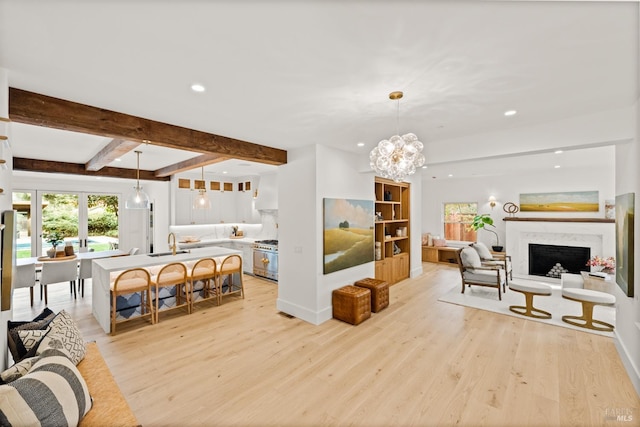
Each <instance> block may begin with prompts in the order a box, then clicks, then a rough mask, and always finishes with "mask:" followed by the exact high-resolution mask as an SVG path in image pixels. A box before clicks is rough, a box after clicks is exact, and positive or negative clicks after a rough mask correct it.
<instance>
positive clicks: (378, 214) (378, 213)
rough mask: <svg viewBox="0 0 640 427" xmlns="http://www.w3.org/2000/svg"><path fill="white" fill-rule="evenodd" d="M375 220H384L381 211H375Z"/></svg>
mask: <svg viewBox="0 0 640 427" xmlns="http://www.w3.org/2000/svg"><path fill="white" fill-rule="evenodd" d="M376 221H384V217H383V216H382V212H376Z"/></svg>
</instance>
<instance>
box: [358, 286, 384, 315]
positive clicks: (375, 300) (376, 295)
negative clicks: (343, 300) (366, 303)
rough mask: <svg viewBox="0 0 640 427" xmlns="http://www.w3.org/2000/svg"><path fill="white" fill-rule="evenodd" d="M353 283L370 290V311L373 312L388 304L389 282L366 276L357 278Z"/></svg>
mask: <svg viewBox="0 0 640 427" xmlns="http://www.w3.org/2000/svg"><path fill="white" fill-rule="evenodd" d="M354 285H355V286H358V287H361V288H367V289H369V290H370V291H371V311H372V312H373V313H377V312H379V311H380V310H382V309H385V308H387V307H388V306H389V283H387V282H386V281H384V280H378V279H371V278H367V279H362V280H358V281H357V282H356V283H354Z"/></svg>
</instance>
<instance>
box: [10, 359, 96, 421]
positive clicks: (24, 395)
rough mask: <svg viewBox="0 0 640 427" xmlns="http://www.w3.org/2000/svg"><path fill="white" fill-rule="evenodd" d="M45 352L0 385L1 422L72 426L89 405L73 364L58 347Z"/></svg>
mask: <svg viewBox="0 0 640 427" xmlns="http://www.w3.org/2000/svg"><path fill="white" fill-rule="evenodd" d="M46 354H47V357H42V358H41V359H40V360H39V361H38V362H36V363H35V364H34V365H33V367H32V368H31V370H29V373H28V374H26V375H24V376H23V377H21V378H20V379H17V380H15V381H13V382H11V383H9V384H5V385H2V386H0V425H13V426H22V425H43V426H44V425H50V426H66V425H69V426H75V425H78V423H79V422H80V420H81V419H82V418H83V417H84V416H85V415H86V413H87V412H88V411H89V409H91V405H92V401H91V396H90V395H89V389H88V388H87V383H86V382H85V381H84V378H82V375H80V372H78V369H77V368H76V366H75V365H74V364H73V363H72V362H71V361H70V360H69V359H68V358H67V356H65V354H64V353H62V352H60V351H57V350H48V351H47V352H46Z"/></svg>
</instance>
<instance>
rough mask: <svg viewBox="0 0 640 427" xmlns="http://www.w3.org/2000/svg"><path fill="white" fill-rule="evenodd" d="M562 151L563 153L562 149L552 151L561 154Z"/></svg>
mask: <svg viewBox="0 0 640 427" xmlns="http://www.w3.org/2000/svg"><path fill="white" fill-rule="evenodd" d="M562 153H563V151H562V150H556V151H554V154H562Z"/></svg>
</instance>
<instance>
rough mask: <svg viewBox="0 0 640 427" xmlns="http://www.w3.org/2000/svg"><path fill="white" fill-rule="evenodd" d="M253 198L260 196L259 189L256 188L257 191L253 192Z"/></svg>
mask: <svg viewBox="0 0 640 427" xmlns="http://www.w3.org/2000/svg"><path fill="white" fill-rule="evenodd" d="M253 198H254V199H257V198H258V189H257V188H256V191H254V192H253Z"/></svg>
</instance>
